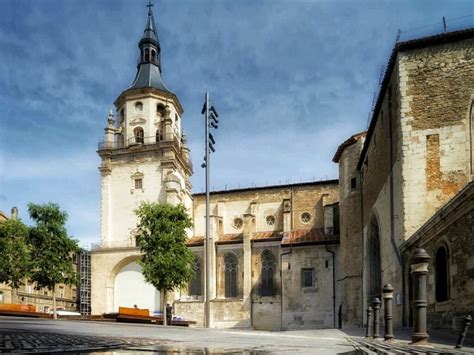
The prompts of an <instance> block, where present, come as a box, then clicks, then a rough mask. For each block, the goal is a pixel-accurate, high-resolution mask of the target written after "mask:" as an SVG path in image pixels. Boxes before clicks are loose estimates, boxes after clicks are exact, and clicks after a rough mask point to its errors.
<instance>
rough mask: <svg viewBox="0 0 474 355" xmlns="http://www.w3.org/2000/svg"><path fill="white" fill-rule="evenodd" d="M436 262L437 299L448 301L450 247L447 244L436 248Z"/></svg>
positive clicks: (438, 300)
mask: <svg viewBox="0 0 474 355" xmlns="http://www.w3.org/2000/svg"><path fill="white" fill-rule="evenodd" d="M435 263H436V265H435V289H436V301H437V302H443V301H447V300H448V299H449V268H448V265H449V264H448V248H447V247H446V246H445V245H441V246H439V247H438V249H437V250H436V257H435Z"/></svg>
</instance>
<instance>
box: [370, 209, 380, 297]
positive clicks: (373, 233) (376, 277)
mask: <svg viewBox="0 0 474 355" xmlns="http://www.w3.org/2000/svg"><path fill="white" fill-rule="evenodd" d="M368 252H369V275H368V276H369V300H370V302H371V301H372V299H373V298H374V297H379V298H380V297H381V295H382V267H381V260H380V228H379V223H378V221H377V217H375V216H373V217H372V220H371V221H370V228H369V237H368Z"/></svg>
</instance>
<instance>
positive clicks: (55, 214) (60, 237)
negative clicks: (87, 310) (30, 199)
mask: <svg viewBox="0 0 474 355" xmlns="http://www.w3.org/2000/svg"><path fill="white" fill-rule="evenodd" d="M28 212H29V214H30V217H31V219H32V220H33V221H35V222H36V226H35V227H31V229H30V234H29V243H30V245H31V261H32V264H33V269H32V272H31V280H32V281H33V282H35V283H36V288H37V289H41V288H47V289H49V290H51V291H52V293H53V313H54V319H57V313H56V292H55V291H56V290H55V289H56V285H57V284H66V285H72V284H77V283H78V277H77V273H76V271H75V270H74V266H73V262H72V257H73V254H74V253H77V252H78V251H79V247H78V245H77V241H76V240H74V239H71V238H69V236H68V235H67V231H66V227H65V223H66V220H67V214H66V212H64V211H61V210H60V209H59V206H58V205H57V204H54V203H47V204H43V205H36V204H33V203H30V204H28Z"/></svg>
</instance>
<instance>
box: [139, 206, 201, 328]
mask: <svg viewBox="0 0 474 355" xmlns="http://www.w3.org/2000/svg"><path fill="white" fill-rule="evenodd" d="M135 214H136V215H137V217H138V224H137V233H136V237H137V244H138V246H139V247H140V250H141V252H142V253H143V255H142V259H141V266H142V272H143V276H144V277H145V280H146V281H147V282H149V283H150V284H152V285H153V286H155V288H156V289H157V290H159V291H160V292H161V293H162V295H163V304H162V309H163V323H164V324H166V305H165V304H166V293H167V292H168V291H172V290H174V289H177V288H180V287H183V286H186V285H187V284H188V282H189V280H190V279H191V278H192V277H193V276H194V268H193V265H194V255H193V254H192V252H191V251H190V250H189V249H188V247H187V246H186V244H185V243H186V239H187V238H186V229H188V228H191V227H192V222H191V218H190V217H189V215H188V213H187V212H186V209H185V208H184V206H182V205H178V206H173V205H170V204H160V203H153V202H151V203H149V202H142V203H141V204H140V206H139V207H138V208H137V209H136V210H135Z"/></svg>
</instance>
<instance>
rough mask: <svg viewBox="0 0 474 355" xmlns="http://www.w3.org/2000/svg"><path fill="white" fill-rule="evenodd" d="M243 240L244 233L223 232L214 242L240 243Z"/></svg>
mask: <svg viewBox="0 0 474 355" xmlns="http://www.w3.org/2000/svg"><path fill="white" fill-rule="evenodd" d="M243 240H244V235H243V234H242V233H234V234H224V235H222V236H220V237H219V239H218V240H217V241H216V244H232V243H241V242H242V241H243Z"/></svg>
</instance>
